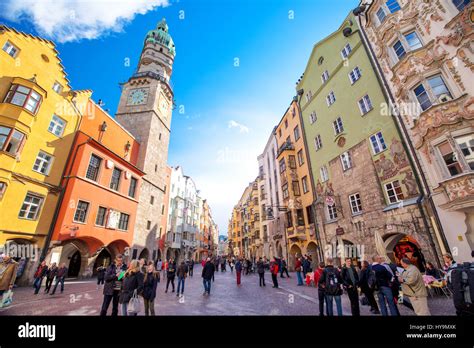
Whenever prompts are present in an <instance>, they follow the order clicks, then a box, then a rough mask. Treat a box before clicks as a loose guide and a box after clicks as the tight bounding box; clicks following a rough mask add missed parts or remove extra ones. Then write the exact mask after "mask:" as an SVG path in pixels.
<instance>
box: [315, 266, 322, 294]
mask: <svg viewBox="0 0 474 348" xmlns="http://www.w3.org/2000/svg"><path fill="white" fill-rule="evenodd" d="M323 271H324V269H323V268H319V267H318V268H317V269H316V271H314V284H316V285H317V286H318V289H321V290H322V289H323V287H322V285H321V284H319V279H321V275H322V274H323Z"/></svg>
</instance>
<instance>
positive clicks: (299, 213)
mask: <svg viewBox="0 0 474 348" xmlns="http://www.w3.org/2000/svg"><path fill="white" fill-rule="evenodd" d="M296 223H297V224H298V226H304V225H305V224H304V212H303V209H296Z"/></svg>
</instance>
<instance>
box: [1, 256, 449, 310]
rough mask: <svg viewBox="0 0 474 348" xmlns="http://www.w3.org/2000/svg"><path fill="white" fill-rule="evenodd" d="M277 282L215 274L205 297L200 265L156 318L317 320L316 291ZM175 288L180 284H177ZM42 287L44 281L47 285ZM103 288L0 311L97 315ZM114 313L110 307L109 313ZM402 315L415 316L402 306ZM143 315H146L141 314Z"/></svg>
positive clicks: (165, 296) (84, 284)
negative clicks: (276, 285)
mask: <svg viewBox="0 0 474 348" xmlns="http://www.w3.org/2000/svg"><path fill="white" fill-rule="evenodd" d="M290 276H291V278H289V279H288V278H284V279H282V278H280V277H278V281H279V285H280V288H278V289H273V288H272V282H271V278H270V274H268V273H266V276H265V279H266V287H259V286H258V276H257V275H255V274H251V275H247V276H246V275H242V285H241V286H240V287H237V285H236V281H235V272H234V273H233V274H232V273H231V272H230V271H227V272H224V273H221V272H219V273H216V275H215V281H214V282H213V283H212V287H211V295H210V296H203V295H202V293H203V285H202V278H201V266H200V265H197V266H196V267H195V270H194V276H193V277H188V278H187V279H186V284H185V290H184V297H183V298H181V299H179V298H178V297H177V296H176V293H173V292H171V289H170V290H169V292H168V293H165V285H166V284H165V281H163V280H162V281H161V283H159V285H158V290H157V296H156V299H155V311H156V314H157V315H317V314H318V313H319V309H318V298H317V296H318V295H317V290H316V288H314V287H307V286H297V285H296V275H295V274H292V273H290ZM175 283H176V285H177V280H175ZM43 284H44V282H43ZM102 299H103V296H102V287H100V288H98V287H97V285H96V283H95V280H85V281H71V282H66V284H65V291H64V293H63V294H61V293H59V292H57V293H56V294H55V295H53V296H50V295H48V294H44V293H43V289H42V290H41V291H40V293H39V294H38V295H34V294H33V288H29V287H22V288H17V289H15V292H14V298H13V304H12V305H11V306H10V307H8V308H5V309H0V315H2V316H3V315H98V314H99V312H100V308H101V305H102ZM342 304H343V312H344V315H350V313H351V312H350V303H349V300H348V298H347V295H343V296H342ZM429 307H430V310H431V313H432V314H433V315H455V310H454V306H453V303H452V300H451V299H447V298H444V297H435V298H429ZM110 311H111V308H109V313H108V314H110ZM400 312H401V314H402V315H414V313H413V312H412V311H411V310H410V309H408V308H406V307H404V306H400ZM361 314H362V315H372V314H371V313H370V312H369V308H368V307H367V306H361ZM140 315H143V311H142V312H141V313H140Z"/></svg>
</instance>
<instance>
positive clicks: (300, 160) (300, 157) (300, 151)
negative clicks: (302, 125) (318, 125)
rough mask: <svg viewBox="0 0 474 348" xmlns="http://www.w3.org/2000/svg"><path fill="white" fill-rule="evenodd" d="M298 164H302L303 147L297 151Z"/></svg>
mask: <svg viewBox="0 0 474 348" xmlns="http://www.w3.org/2000/svg"><path fill="white" fill-rule="evenodd" d="M298 164H299V166H300V167H301V166H302V165H303V164H304V158H303V149H301V150H299V151H298Z"/></svg>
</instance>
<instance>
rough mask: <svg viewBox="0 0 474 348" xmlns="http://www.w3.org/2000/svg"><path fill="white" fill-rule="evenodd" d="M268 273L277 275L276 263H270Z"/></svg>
mask: <svg viewBox="0 0 474 348" xmlns="http://www.w3.org/2000/svg"><path fill="white" fill-rule="evenodd" d="M270 272H271V273H272V274H275V275H276V274H278V263H277V262H272V264H271V266H270Z"/></svg>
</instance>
